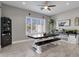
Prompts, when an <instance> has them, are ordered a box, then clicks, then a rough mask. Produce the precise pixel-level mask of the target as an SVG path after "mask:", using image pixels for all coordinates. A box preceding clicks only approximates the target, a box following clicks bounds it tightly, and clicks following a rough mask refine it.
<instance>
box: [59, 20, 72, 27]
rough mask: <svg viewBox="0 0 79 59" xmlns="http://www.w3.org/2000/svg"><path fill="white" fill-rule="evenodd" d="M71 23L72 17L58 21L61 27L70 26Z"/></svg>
mask: <svg viewBox="0 0 79 59" xmlns="http://www.w3.org/2000/svg"><path fill="white" fill-rule="evenodd" d="M70 25H71V19H66V20H59V21H58V26H59V27H63V26H70Z"/></svg>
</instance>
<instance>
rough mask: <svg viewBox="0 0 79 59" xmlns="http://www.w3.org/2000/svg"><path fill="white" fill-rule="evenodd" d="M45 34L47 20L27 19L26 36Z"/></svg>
mask: <svg viewBox="0 0 79 59" xmlns="http://www.w3.org/2000/svg"><path fill="white" fill-rule="evenodd" d="M43 32H45V19H40V18H32V17H27V18H26V35H28V34H36V33H43Z"/></svg>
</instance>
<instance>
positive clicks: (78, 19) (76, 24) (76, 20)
mask: <svg viewBox="0 0 79 59" xmlns="http://www.w3.org/2000/svg"><path fill="white" fill-rule="evenodd" d="M74 24H75V26H79V17H75V23H74Z"/></svg>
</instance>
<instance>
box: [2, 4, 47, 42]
mask: <svg viewBox="0 0 79 59" xmlns="http://www.w3.org/2000/svg"><path fill="white" fill-rule="evenodd" d="M29 12H30V13H31V16H30V17H37V18H42V17H43V16H44V15H42V14H38V13H36V12H32V11H28V10H23V9H20V8H16V7H12V6H7V5H3V6H2V16H6V17H9V18H11V19H12V40H13V41H18V40H24V39H25V19H26V16H27V17H28V13H29ZM45 18H46V19H48V17H47V16H46V17H45ZM46 22H47V20H46ZM46 31H48V30H47V24H46Z"/></svg>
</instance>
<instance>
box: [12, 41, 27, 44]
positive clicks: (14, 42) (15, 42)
mask: <svg viewBox="0 0 79 59" xmlns="http://www.w3.org/2000/svg"><path fill="white" fill-rule="evenodd" d="M26 41H28V40H20V41H13V42H12V44H17V43H22V42H26Z"/></svg>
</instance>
